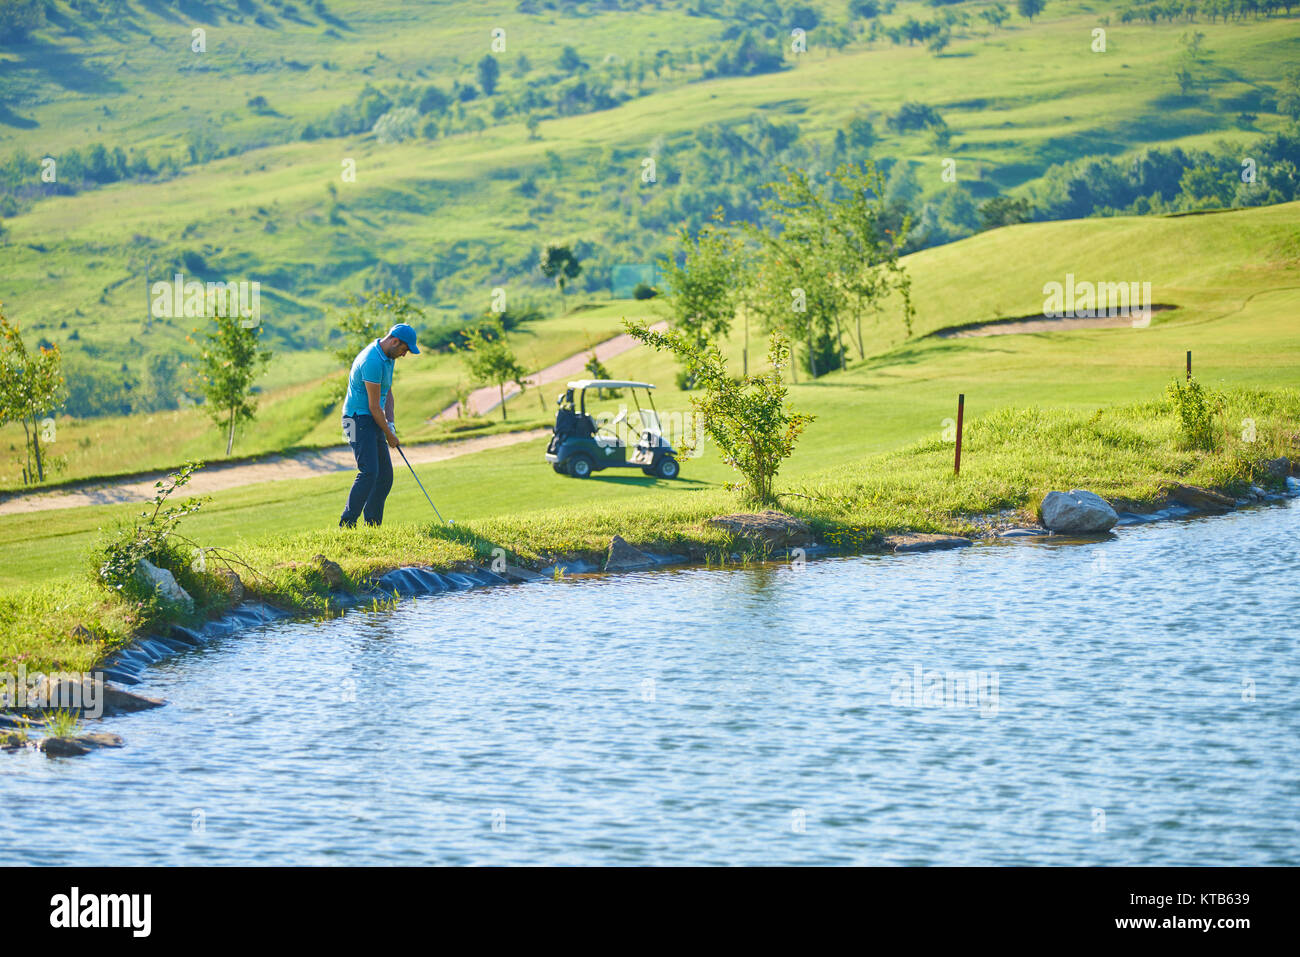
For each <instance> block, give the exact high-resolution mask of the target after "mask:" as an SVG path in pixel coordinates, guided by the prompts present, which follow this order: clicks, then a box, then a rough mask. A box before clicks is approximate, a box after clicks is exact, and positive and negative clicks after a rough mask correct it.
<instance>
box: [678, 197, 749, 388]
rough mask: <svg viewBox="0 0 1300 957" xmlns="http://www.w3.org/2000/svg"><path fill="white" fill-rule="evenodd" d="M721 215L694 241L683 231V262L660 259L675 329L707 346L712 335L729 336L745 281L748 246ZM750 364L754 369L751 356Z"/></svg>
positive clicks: (679, 238)
mask: <svg viewBox="0 0 1300 957" xmlns="http://www.w3.org/2000/svg"><path fill="white" fill-rule="evenodd" d="M721 213H722V211H721V210H720V209H719V210H718V211H717V212H716V213H715V214H714V222H713V223H709V224H706V225H705V226H704V227H703V228H702V229H700V232H699V235H698V236H697V237H696V239H695V240H694V241H692V240H691V236H690V233H689V231H688V230H686V229H685V228H683V229H682V230H681V231H680V232H679V233H678V236H677V246H678V250H679V252H678V256H680V258H681V265H678V264H677V257H669V258H667V259H664V260H663V261H662V262H661V263H660V268H661V270H662V272H663V277H664V284H665V286H666V287H667V293H668V305H669V308H670V309H671V310H672V324H673V327H674V328H676V329H678V330H680V331H681V333H682V334H683V336H685V337H686V338H687V339H690V340H692V341H693V342H695V343H696V344H697V345H699V346H700V347H701V348H702V347H703V346H704V344H705V343H706V342H708V340H709V339H710V338H718V337H721V336H725V335H727V333H728V332H729V331H730V330H731V320H732V319H733V318H734V317H735V315H736V307H737V306H738V305H739V294H740V289H741V285H742V283H743V279H742V273H743V272H744V263H743V258H742V247H741V244H740V243H739V242H738V241H737V239H736V238H735V237H734V236H733V235H732V234H731V233H730V232H728V231H727V229H726V228H725V227H724V226H723V225H722V224H721ZM747 338H748V337H747ZM746 351H748V343H746ZM682 365H683V371H684V372H686V374H687V375H686V381H684V382H683V385H686V386H691V385H693V384H694V383H693V381H691V380H690V374H689V371H688V370H687V369H686V365H687V364H686V363H684V362H683V363H682ZM745 366H746V369H748V355H746V356H745Z"/></svg>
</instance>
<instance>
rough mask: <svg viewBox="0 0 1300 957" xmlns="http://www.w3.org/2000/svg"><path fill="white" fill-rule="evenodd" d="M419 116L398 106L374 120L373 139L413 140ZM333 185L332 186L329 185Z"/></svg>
mask: <svg viewBox="0 0 1300 957" xmlns="http://www.w3.org/2000/svg"><path fill="white" fill-rule="evenodd" d="M419 119H420V114H419V113H417V112H416V109H415V107H413V106H399V107H398V108H397V109H395V110H389V111H388V112H387V113H385V114H384V115H383V116H381V117H380V118H379V119H377V120H375V127H374V134H375V139H377V140H379V142H381V143H400V142H401V141H402V140H410V139H414V138H415V136H416V133H417V131H418V126H419ZM331 185H333V184H331Z"/></svg>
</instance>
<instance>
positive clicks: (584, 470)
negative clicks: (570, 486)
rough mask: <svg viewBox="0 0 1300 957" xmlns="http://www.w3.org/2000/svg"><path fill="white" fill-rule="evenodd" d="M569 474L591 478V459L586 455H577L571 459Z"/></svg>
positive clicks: (575, 476)
mask: <svg viewBox="0 0 1300 957" xmlns="http://www.w3.org/2000/svg"><path fill="white" fill-rule="evenodd" d="M569 474H570V475H572V476H573V477H574V478H582V479H585V478H591V459H589V458H587V456H585V455H575V456H574V457H573V458H571V459H569Z"/></svg>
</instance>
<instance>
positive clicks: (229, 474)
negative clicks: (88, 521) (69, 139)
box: [0, 429, 551, 515]
mask: <svg viewBox="0 0 1300 957" xmlns="http://www.w3.org/2000/svg"><path fill="white" fill-rule="evenodd" d="M550 434H551V433H550V430H549V429H531V430H529V431H527V432H501V433H498V434H496V435H483V436H478V437H475V438H472V439H457V440H455V441H452V442H427V443H425V444H423V445H403V446H402V449H403V450H404V451H405V452H406V457H407V458H408V459H410V461H411V464H412V465H420V464H427V463H429V462H442V461H445V460H446V459H454V458H458V457H459V456H462V455H470V454H471V453H474V452H482V451H485V450H486V449H499V448H502V447H504V446H507V445H517V444H518V443H520V442H529V441H531V440H533V439H536V438H540V437H541V436H544V435H550ZM393 464H394V466H395V467H396V468H403V464H402V459H401V456H398V455H394V456H393ZM356 468H357V462H356V459H355V458H354V457H353V455H352V450H351V449H350V448H349V447H348V446H346V445H340V446H338V447H336V448H331V449H319V450H313V451H309V452H299V453H297V454H295V455H272V456H270V457H268V458H265V459H257V460H255V461H252V462H238V463H232V464H230V465H221V464H215V465H209V466H207V467H206V468H204V469H202V470H201V471H199V472H196V473H195V474H194V477H193V478H192V479H191V480H190V484H189V485H187V486H186V487H185V489H184V490H183V492H182V495H183V496H189V495H208V494H211V493H212V492H219V491H222V490H223V489H229V488H236V487H238V486H240V485H254V484H256V483H258V482H277V481H281V480H285V479H302V478H316V477H319V476H322V475H337V474H338V473H340V472H354V471H356ZM166 475H167V473H166V472H157V473H155V474H152V475H147V476H142V477H137V478H132V479H129V480H128V481H125V482H117V483H104V484H95V485H90V486H85V487H81V488H74V489H69V490H68V491H61V492H40V493H37V494H34V495H22V496H19V497H17V498H11V499H9V500H8V501H6V502H0V515H19V514H24V513H30V512H45V511H49V510H51V509H58V508H81V507H83V506H86V505H120V504H122V503H124V502H147V501H149V500H150V499H152V498H153V495H154V482H156V481H158V479H160V478H165V477H166Z"/></svg>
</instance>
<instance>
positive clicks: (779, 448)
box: [624, 320, 813, 505]
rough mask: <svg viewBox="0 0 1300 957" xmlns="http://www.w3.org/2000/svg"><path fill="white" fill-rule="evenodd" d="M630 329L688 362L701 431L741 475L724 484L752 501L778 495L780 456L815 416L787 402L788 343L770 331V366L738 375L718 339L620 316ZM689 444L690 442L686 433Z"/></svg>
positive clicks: (762, 502)
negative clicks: (784, 378) (704, 339)
mask: <svg viewBox="0 0 1300 957" xmlns="http://www.w3.org/2000/svg"><path fill="white" fill-rule="evenodd" d="M624 326H625V327H626V328H627V331H628V334H629V335H631V336H632V337H633V338H634V339H637V340H639V341H641V342H644V343H645V344H646V345H648V346H651V347H652V348H654V349H660V350H663V349H666V350H668V351H669V352H672V353H673V354H674V355H676V356H677V357H678V358H679V359H682V360H684V361H685V362H686V363H687V369H688V371H689V372H690V373H691V374H692V375H694V376H695V378H696V380H697V381H698V383H699V384H700V385H701V386H702V387H703V389H704V395H703V396H700V397H698V398H696V397H694V396H692V397H691V405H692V406H693V407H694V409H695V413H696V414H697V415H698V416H700V418H701V419H702V420H703V423H704V432H705V434H706V435H708V437H709V438H710V439H712V440H713V443H714V445H716V446H717V447H718V450H719V451H720V452H721V453H722V459H723V461H724V462H726V463H727V464H728V465H730V466H731V467H732V468H733V469H735V470H736V471H737V472H739V473H740V474H741V475H742V476H744V479H745V481H744V483H743V484H729V485H728V488H731V489H734V490H737V491H739V492H741V493H742V495H743V497H744V498H745V499H746V500H748V501H750V502H754V503H755V504H759V505H765V504H770V503H773V502H775V501H776V494H775V490H774V489H773V483H774V482H775V480H776V474H777V470H778V469H779V468H780V467H781V462H782V461H783V460H784V459H786V458H789V456H790V454H791V453H792V452H793V451H794V445H795V440H796V439H798V437H799V434H800V433H801V432H803V430H804V428H805V427H806V426H807V425H808V423H809V422H811V421H812V420H813V416H812V415H809V414H807V413H804V412H795V411H793V410H792V409H790V407H789V406H788V404H787V403H786V395H787V392H788V390H787V389H786V387H785V385H784V383H782V381H781V370H782V368H784V367H785V366H786V365H787V364H788V363H789V361H790V344H789V342H788V341H786V340H785V339H784V338H783V337H782V336H781V335H780V334H779V333H772V338H771V342H770V345H769V350H768V359H769V361H770V363H771V369H770V371H768V372H765V373H763V374H761V375H752V376H748V377H746V378H745V379H744V380H742V381H739V382H738V381H736V380H735V379H733V378H732V377H731V375H730V374H729V373H728V372H727V363H726V360H725V359H724V358H723V356H722V352H721V351H720V350H719V349H718V345H717V343H716V342H713V341H708V342H707V343H704V344H701V342H700V341H699V340H698V339H697V338H696V337H695V336H692V335H688V334H685V333H684V332H682V331H681V330H679V329H669V330H668V331H667V332H653V331H651V330H650V329H648V328H647V327H646V325H645V323H643V322H628V321H626V320H624ZM685 447H686V448H687V449H690V448H693V445H692V439H691V438H690V437H688V438H687V442H686V446H685Z"/></svg>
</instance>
